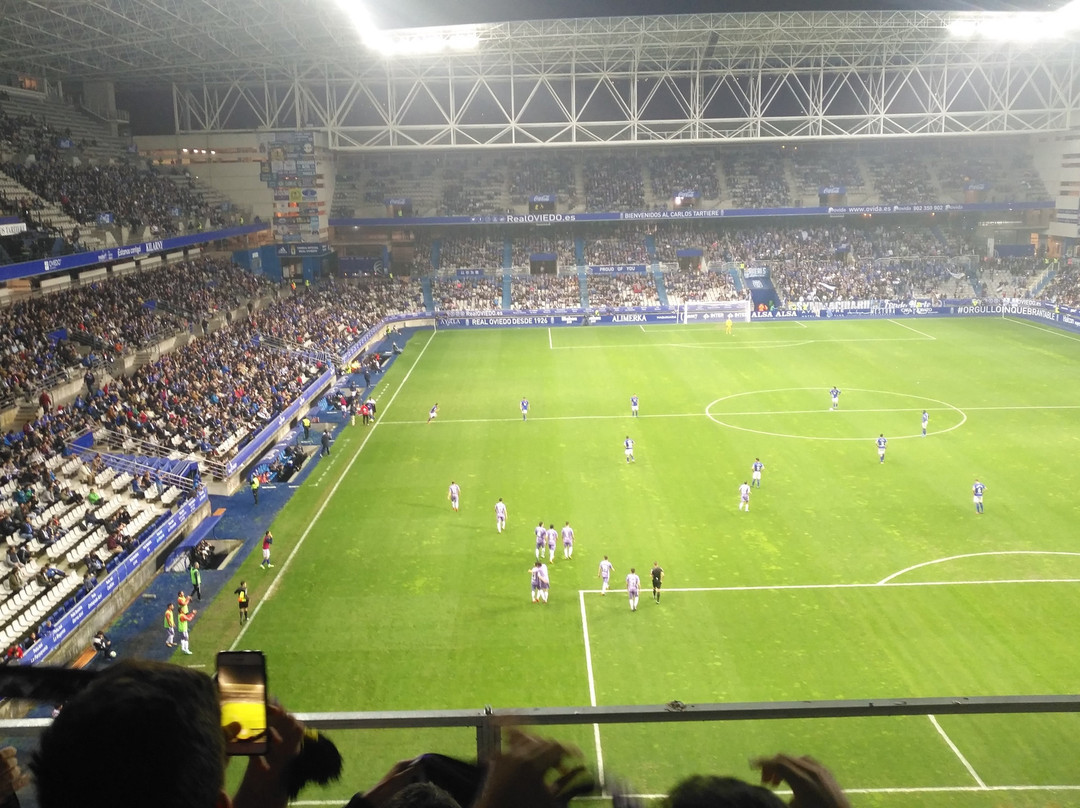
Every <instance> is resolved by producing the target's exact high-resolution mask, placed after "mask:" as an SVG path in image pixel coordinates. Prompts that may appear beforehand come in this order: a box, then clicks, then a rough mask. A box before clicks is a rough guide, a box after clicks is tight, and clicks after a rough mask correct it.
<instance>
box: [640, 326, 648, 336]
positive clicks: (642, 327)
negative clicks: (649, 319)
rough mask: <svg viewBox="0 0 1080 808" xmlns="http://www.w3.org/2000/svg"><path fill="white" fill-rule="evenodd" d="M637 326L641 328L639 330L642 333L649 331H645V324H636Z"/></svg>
mask: <svg viewBox="0 0 1080 808" xmlns="http://www.w3.org/2000/svg"><path fill="white" fill-rule="evenodd" d="M638 328H640V329H641V332H642V333H643V334H647V333H649V332H647V331H646V330H645V326H643V325H639V326H638Z"/></svg>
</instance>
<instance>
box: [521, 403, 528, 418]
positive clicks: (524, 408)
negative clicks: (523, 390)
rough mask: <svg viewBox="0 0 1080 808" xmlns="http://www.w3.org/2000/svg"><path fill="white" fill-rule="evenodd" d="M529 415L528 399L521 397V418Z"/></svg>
mask: <svg viewBox="0 0 1080 808" xmlns="http://www.w3.org/2000/svg"><path fill="white" fill-rule="evenodd" d="M528 417H529V399H527V398H523V399H521V420H522V421H524V420H526V419H528Z"/></svg>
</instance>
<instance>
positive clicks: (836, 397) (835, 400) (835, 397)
mask: <svg viewBox="0 0 1080 808" xmlns="http://www.w3.org/2000/svg"><path fill="white" fill-rule="evenodd" d="M829 395H830V396H831V397H832V408H833V409H834V410H838V409H840V391H839V390H838V389H837V388H835V387H834V388H833V389H832V390H830V391H829Z"/></svg>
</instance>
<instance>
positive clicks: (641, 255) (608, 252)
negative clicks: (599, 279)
mask: <svg viewBox="0 0 1080 808" xmlns="http://www.w3.org/2000/svg"><path fill="white" fill-rule="evenodd" d="M647 234H648V229H647V228H646V227H645V226H642V225H640V224H632V223H627V224H618V225H613V226H611V227H607V228H604V229H603V230H602V231H597V232H595V233H594V234H592V235H591V236H590V237H589V238H588V239H586V240H585V263H586V264H589V265H596V266H610V265H613V264H616V265H618V264H635V265H637V264H646V263H649V255H648V250H647V249H646V246H645V237H646V235H647Z"/></svg>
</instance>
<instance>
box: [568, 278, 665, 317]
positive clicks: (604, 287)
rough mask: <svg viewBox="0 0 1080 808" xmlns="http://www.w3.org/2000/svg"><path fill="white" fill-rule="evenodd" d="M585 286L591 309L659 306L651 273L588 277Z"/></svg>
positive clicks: (658, 298)
mask: <svg viewBox="0 0 1080 808" xmlns="http://www.w3.org/2000/svg"><path fill="white" fill-rule="evenodd" d="M586 285H587V288H588V292H589V308H591V309H620V308H630V307H633V306H658V305H660V297H659V296H658V295H657V293H656V281H655V280H654V279H653V275H652V273H651V272H645V273H641V274H629V273H618V274H611V275H608V274H603V275H588V276H586Z"/></svg>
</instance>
